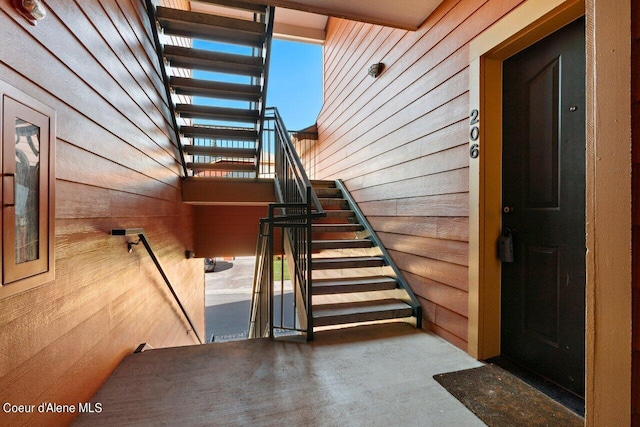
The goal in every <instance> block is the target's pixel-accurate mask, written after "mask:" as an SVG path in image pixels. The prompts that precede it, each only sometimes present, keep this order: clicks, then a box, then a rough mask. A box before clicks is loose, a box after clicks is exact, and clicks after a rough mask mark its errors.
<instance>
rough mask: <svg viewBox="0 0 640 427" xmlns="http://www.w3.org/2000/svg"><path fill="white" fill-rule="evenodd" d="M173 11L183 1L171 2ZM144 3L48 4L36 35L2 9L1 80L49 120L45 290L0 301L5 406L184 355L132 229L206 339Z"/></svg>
mask: <svg viewBox="0 0 640 427" xmlns="http://www.w3.org/2000/svg"><path fill="white" fill-rule="evenodd" d="M180 3H183V2H180ZM143 4H144V3H143V2H142V1H140V0H75V1H70V0H49V1H47V2H46V7H47V12H48V14H47V17H46V19H44V20H43V21H41V22H39V23H38V24H37V26H32V25H30V24H29V23H27V22H26V21H25V20H24V19H23V18H22V17H20V16H19V15H18V14H17V13H16V12H15V10H14V9H13V7H12V6H11V2H10V1H2V2H0V40H2V42H1V43H0V78H1V79H2V80H4V81H6V82H7V83H9V84H11V85H13V86H15V87H16V88H18V89H20V90H22V91H23V92H26V93H27V94H28V95H30V96H32V97H34V98H37V99H39V100H40V101H42V102H43V103H45V104H47V105H49V106H51V107H53V108H54V109H55V110H57V135H56V136H57V141H56V151H57V159H56V192H57V193H56V225H55V239H56V242H55V251H56V253H55V256H56V278H55V280H54V281H52V282H50V283H47V284H45V285H42V286H39V287H37V288H34V289H32V290H30V291H27V292H24V293H21V294H17V295H14V296H11V297H7V298H4V299H0V348H1V349H2V351H0V396H1V400H2V402H1V403H4V402H11V403H14V404H36V405H37V404H39V403H41V402H56V403H59V404H74V405H77V404H78V402H86V401H88V400H89V399H90V398H91V397H92V396H93V394H94V393H95V392H96V391H97V389H98V388H99V387H100V385H101V384H102V383H103V382H104V381H105V379H106V378H107V377H108V376H109V375H110V374H111V372H112V371H113V370H114V369H115V367H116V366H117V365H118V363H119V362H120V361H121V360H122V359H123V358H124V357H125V356H126V355H128V354H130V353H131V352H133V351H134V349H135V348H136V347H137V346H138V345H139V344H140V343H142V342H147V343H149V344H150V345H152V346H154V347H162V346H176V345H187V344H194V343H195V342H196V340H195V338H194V335H193V333H187V330H188V324H187V322H186V321H185V320H184V318H183V315H182V313H181V312H180V310H179V308H178V307H177V305H176V304H175V302H173V301H172V297H171V295H170V293H169V292H168V290H167V289H166V286H165V284H164V282H163V281H162V279H161V277H160V275H159V274H158V272H157V270H156V269H155V267H154V265H153V263H152V262H151V260H150V258H149V256H148V255H147V254H146V252H145V250H144V248H143V247H142V245H140V246H137V247H135V249H134V251H133V253H132V254H129V253H127V249H126V240H127V239H126V238H124V237H115V236H114V237H112V236H110V235H109V232H110V230H111V229H112V228H125V227H126V228H133V227H142V228H144V229H145V231H146V233H147V235H148V237H149V240H150V242H151V245H152V246H153V248H154V249H155V251H156V254H157V256H158V257H159V259H160V261H161V263H162V264H163V266H164V267H165V269H166V272H167V275H168V276H169V278H170V279H171V280H172V282H173V284H174V286H175V287H176V288H177V289H176V291H177V293H178V294H179V295H180V296H181V297H182V300H183V303H184V304H185V305H186V307H187V309H188V311H189V312H190V315H191V317H192V318H193V319H194V321H195V323H196V325H197V327H198V328H199V330H200V331H201V335H202V336H203V335H204V273H203V263H202V260H201V259H200V260H197V259H191V260H187V259H186V258H185V250H186V249H193V241H194V238H193V218H194V209H193V207H192V206H189V205H185V204H183V203H182V202H181V177H180V170H181V167H180V164H179V160H177V159H178V157H177V156H178V151H177V149H176V146H175V143H174V142H172V133H171V132H172V131H171V128H170V122H169V121H168V120H167V117H169V116H168V114H169V109H168V106H167V100H166V99H164V93H165V92H164V88H163V85H162V81H161V78H160V75H159V73H158V67H157V65H158V64H157V63H158V60H157V56H156V53H155V51H154V47H153V45H152V41H151V39H150V32H149V31H150V26H149V23H148V22H147V20H148V19H147V17H146V15H145V13H146V12H145V10H144V5H143ZM75 416H76V414H51V413H49V414H14V415H9V414H5V413H0V424H2V425H60V424H61V425H65V424H67V423H68V422H69V421H71V419H73V418H74V417H75Z"/></svg>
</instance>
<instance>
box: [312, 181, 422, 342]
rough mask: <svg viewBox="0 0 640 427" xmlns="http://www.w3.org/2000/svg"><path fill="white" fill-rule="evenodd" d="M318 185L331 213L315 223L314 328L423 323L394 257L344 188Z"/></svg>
mask: <svg viewBox="0 0 640 427" xmlns="http://www.w3.org/2000/svg"><path fill="white" fill-rule="evenodd" d="M312 185H313V188H314V191H315V192H316V194H317V195H318V199H319V200H320V203H321V205H322V208H323V209H324V211H325V213H326V216H325V217H324V218H320V219H316V220H314V224H313V225H312V228H313V243H312V245H313V252H314V254H313V259H312V269H313V273H312V274H313V277H312V283H313V292H312V295H313V297H312V298H313V310H312V313H313V325H314V330H318V329H323V328H326V327H336V326H337V325H348V324H355V323H362V322H370V321H406V320H409V321H411V322H412V323H414V324H418V325H419V324H420V320H421V319H420V318H419V317H421V315H420V310H419V306H418V308H417V309H414V307H412V302H411V301H412V297H411V296H410V295H409V294H408V293H407V291H405V290H404V289H402V288H401V287H400V286H399V281H398V278H397V275H396V272H395V271H394V270H393V268H392V267H391V265H390V260H389V259H388V258H387V256H388V255H387V254H386V252H385V251H384V250H383V249H382V248H381V247H380V246H378V245H377V244H376V242H375V240H374V239H372V236H371V233H370V232H368V231H367V229H366V227H365V226H364V225H363V224H362V223H361V221H359V219H358V216H357V215H356V212H354V210H352V206H351V205H350V202H349V201H348V199H347V198H345V194H344V193H343V190H342V189H340V188H338V187H337V186H336V182H334V181H312ZM351 203H353V202H351ZM413 298H414V304H413V306H416V303H417V301H415V297H413ZM416 313H417V315H416Z"/></svg>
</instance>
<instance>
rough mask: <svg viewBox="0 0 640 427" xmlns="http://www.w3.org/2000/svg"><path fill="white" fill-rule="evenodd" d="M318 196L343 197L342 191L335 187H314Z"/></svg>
mask: <svg viewBox="0 0 640 427" xmlns="http://www.w3.org/2000/svg"><path fill="white" fill-rule="evenodd" d="M313 190H314V191H315V192H316V195H317V196H318V198H342V191H341V190H340V189H339V188H335V187H318V188H314V189H313Z"/></svg>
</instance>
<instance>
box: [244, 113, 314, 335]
mask: <svg viewBox="0 0 640 427" xmlns="http://www.w3.org/2000/svg"><path fill="white" fill-rule="evenodd" d="M267 114H268V117H266V118H265V120H266V121H268V122H269V123H271V126H270V127H269V128H268V129H269V132H266V133H265V135H264V137H265V138H267V139H268V141H267V142H268V144H267V146H270V147H273V150H274V151H273V152H272V155H273V158H274V168H275V170H274V175H275V179H274V185H275V193H276V200H277V203H272V204H270V205H269V217H268V218H265V219H263V220H262V221H261V226H260V239H259V242H258V250H259V252H258V253H257V254H256V255H257V258H256V275H255V279H254V302H253V305H252V317H251V321H250V329H252V330H253V331H255V332H254V334H253V335H251V334H250V335H249V337H250V338H255V337H259V336H265V335H259V334H260V333H261V332H260V331H262V333H264V332H265V330H264V329H263V327H264V324H263V323H261V320H260V319H264V310H267V311H268V313H269V321H268V330H269V331H268V336H269V337H273V336H274V334H275V332H274V331H275V330H278V331H296V332H302V333H304V334H306V337H307V339H309V340H310V339H313V317H312V314H313V313H312V304H311V298H312V265H311V255H312V221H313V220H314V219H315V218H319V217H321V216H324V210H323V209H322V206H321V205H320V201H319V200H318V197H317V195H316V193H315V191H314V190H313V187H312V185H311V182H310V180H309V178H308V176H307V174H306V172H305V170H304V168H303V167H302V163H301V162H300V158H299V157H298V155H297V153H296V150H295V147H294V146H293V142H292V141H291V137H290V135H289V133H288V132H287V129H286V127H285V126H284V123H283V122H282V118H281V117H280V115H279V113H278V110H277V109H275V108H269V109H268V110H267ZM276 229H279V230H280V239H281V241H280V244H281V248H282V249H283V252H284V253H285V254H286V256H287V261H288V270H289V276H290V288H289V290H290V291H291V292H289V295H290V296H291V298H290V300H289V301H287V298H286V295H287V292H286V289H285V286H284V280H283V279H281V286H280V292H279V293H278V292H274V280H273V260H274V256H275V243H276V242H275V235H276V233H275V230H276ZM263 239H266V242H264V240H263ZM281 265H284V262H283V263H282V264H281ZM281 273H282V274H281V277H282V276H284V271H282V272H281ZM265 285H268V286H269V293H268V296H267V293H266V292H265V290H264V286H265ZM265 297H266V298H267V299H268V302H266V303H265V302H264V301H262V299H263V298H265ZM276 297H278V298H279V300H278V301H275V298H276ZM257 299H259V301H258V300H257ZM276 304H277V305H278V306H279V310H275V309H274V307H275V306H276ZM287 304H288V305H290V306H291V305H292V306H293V307H292V310H291V317H290V318H289V320H288V321H287V320H286V319H285V314H286V313H289V310H288V309H286V308H285V305H287ZM266 306H268V309H265V308H264V307H266ZM252 325H253V327H252Z"/></svg>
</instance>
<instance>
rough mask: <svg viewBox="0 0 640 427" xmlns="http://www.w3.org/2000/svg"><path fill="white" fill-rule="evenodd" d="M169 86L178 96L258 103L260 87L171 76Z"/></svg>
mask: <svg viewBox="0 0 640 427" xmlns="http://www.w3.org/2000/svg"><path fill="white" fill-rule="evenodd" d="M169 84H170V85H171V87H172V88H173V90H174V92H175V93H176V94H178V95H189V96H204V97H211V98H220V99H233V100H238V101H258V100H259V99H260V97H261V89H260V86H257V85H249V84H240V83H227V82H218V81H212V80H202V79H192V78H188V77H177V76H171V77H170V78H169Z"/></svg>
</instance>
